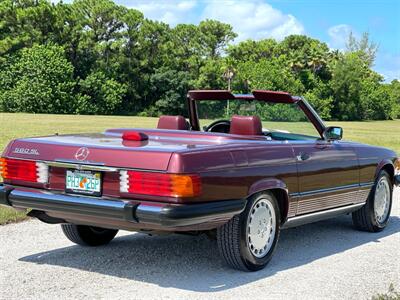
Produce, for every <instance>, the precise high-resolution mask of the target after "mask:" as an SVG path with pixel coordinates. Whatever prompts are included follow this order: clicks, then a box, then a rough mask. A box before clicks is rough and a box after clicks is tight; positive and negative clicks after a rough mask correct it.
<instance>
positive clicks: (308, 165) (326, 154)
mask: <svg viewBox="0 0 400 300" xmlns="http://www.w3.org/2000/svg"><path fill="white" fill-rule="evenodd" d="M293 148H294V152H295V155H296V157H297V162H298V170H299V197H300V199H299V202H298V208H297V214H305V213H311V212H314V211H319V210H324V209H329V208H333V207H338V206H343V205H349V204H354V203H358V202H360V199H359V166H358V158H357V154H356V152H355V150H354V149H353V147H352V146H351V145H349V144H348V143H346V142H338V141H335V142H326V141H319V140H318V141H308V142H299V143H293Z"/></svg>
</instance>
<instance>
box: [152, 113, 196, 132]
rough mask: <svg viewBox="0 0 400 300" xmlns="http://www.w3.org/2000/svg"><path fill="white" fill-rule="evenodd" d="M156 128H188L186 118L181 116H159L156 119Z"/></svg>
mask: <svg viewBox="0 0 400 300" xmlns="http://www.w3.org/2000/svg"><path fill="white" fill-rule="evenodd" d="M157 128H158V129H174V130H189V126H188V123H187V122H186V119H185V118H184V117H182V116H161V117H160V119H159V120H158V125H157Z"/></svg>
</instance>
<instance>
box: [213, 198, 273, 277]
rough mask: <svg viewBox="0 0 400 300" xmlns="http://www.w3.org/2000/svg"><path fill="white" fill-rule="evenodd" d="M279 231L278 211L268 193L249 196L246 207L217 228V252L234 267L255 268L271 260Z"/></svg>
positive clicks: (247, 269) (249, 269)
mask: <svg viewBox="0 0 400 300" xmlns="http://www.w3.org/2000/svg"><path fill="white" fill-rule="evenodd" d="M279 233H280V212H279V206H278V203H277V200H276V198H275V197H274V196H273V195H272V194H271V193H262V194H258V195H256V196H254V197H252V198H250V199H249V201H248V203H247V206H246V209H245V210H244V211H243V212H242V213H241V214H240V215H237V216H235V217H233V218H232V219H231V220H230V221H229V222H228V223H226V224H224V225H223V226H221V227H219V228H218V229H217V242H218V248H219V251H220V253H221V255H222V257H223V258H224V260H225V262H226V263H227V264H228V265H230V266H231V267H233V268H234V269H238V270H242V271H257V270H261V269H262V268H264V267H265V266H266V265H267V264H268V262H269V261H270V260H271V258H272V255H273V253H274V251H275V248H276V245H277V243H278V239H279Z"/></svg>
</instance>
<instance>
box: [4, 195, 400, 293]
mask: <svg viewBox="0 0 400 300" xmlns="http://www.w3.org/2000/svg"><path fill="white" fill-rule="evenodd" d="M396 198H397V199H396V200H397V201H395V205H394V207H393V210H392V218H391V221H390V224H389V225H388V227H387V228H386V230H385V231H383V232H381V233H376V234H372V233H366V232H358V231H355V230H354V229H353V228H352V225H351V218H350V217H349V216H343V217H339V218H336V219H332V220H328V221H323V222H318V223H315V224H310V225H306V226H302V227H298V228H293V229H288V230H285V231H283V232H282V234H281V240H280V242H279V246H278V249H277V252H276V254H275V256H274V258H273V259H272V261H271V262H270V264H269V265H268V267H267V268H266V269H265V270H262V271H260V272H256V273H243V272H237V271H234V270H231V269H229V268H227V267H225V266H224V264H223V263H222V261H221V259H220V258H219V256H218V250H217V247H216V243H215V242H212V241H210V240H208V239H207V238H206V237H204V236H199V237H189V236H183V235H169V236H155V237H151V236H147V235H143V234H137V233H136V234H132V233H129V232H121V233H120V234H119V236H118V237H117V238H116V239H115V240H114V241H113V242H112V243H111V244H110V245H109V246H106V247H100V248H82V247H78V246H75V245H73V244H72V243H70V242H69V241H68V240H67V239H66V238H64V236H63V234H62V232H61V229H60V227H59V226H58V225H46V224H43V223H41V222H39V221H28V222H24V223H20V224H13V225H6V226H2V227H0V299H28V298H40V299H67V298H68V299H71V298H75V299H78V298H79V299H82V298H107V299H117V298H119V299H161V298H162V299H188V298H193V299H197V298H202V299H204V298H206V299H216V298H218V299H289V298H290V299H326V298H331V299H343V298H344V299H367V298H370V297H371V296H372V295H373V294H376V293H378V292H385V291H386V290H387V288H388V287H389V284H390V283H393V284H394V285H395V287H396V288H397V290H399V289H400V277H399V276H400V275H399V274H400V203H399V202H400V191H399V190H397V191H396Z"/></svg>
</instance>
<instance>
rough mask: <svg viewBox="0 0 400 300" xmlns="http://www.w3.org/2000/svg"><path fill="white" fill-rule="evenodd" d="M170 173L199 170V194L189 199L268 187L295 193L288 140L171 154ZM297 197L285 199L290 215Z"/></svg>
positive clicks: (240, 195)
mask: <svg viewBox="0 0 400 300" xmlns="http://www.w3.org/2000/svg"><path fill="white" fill-rule="evenodd" d="M168 171H169V172H172V173H175V172H176V173H200V174H201V178H202V186H203V188H202V195H201V197H197V198H193V199H191V200H190V201H192V202H199V201H215V200H223V199H238V198H247V197H249V196H250V195H252V194H254V193H256V192H261V191H264V190H270V189H276V188H278V189H283V190H284V191H285V192H292V193H294V194H296V193H297V192H298V180H297V165H296V161H295V158H294V156H293V150H292V147H291V146H290V144H288V143H283V142H279V143H273V142H265V143H264V144H261V145H260V144H257V145H254V146H250V145H247V146H246V147H239V148H237V149H229V150H225V151H222V149H221V150H219V151H207V152H205V151H192V152H184V153H174V154H173V155H172V157H171V160H170V165H169V168H168ZM296 201H297V197H293V198H288V202H289V203H288V204H287V206H288V207H289V212H290V214H294V212H295V210H296Z"/></svg>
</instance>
